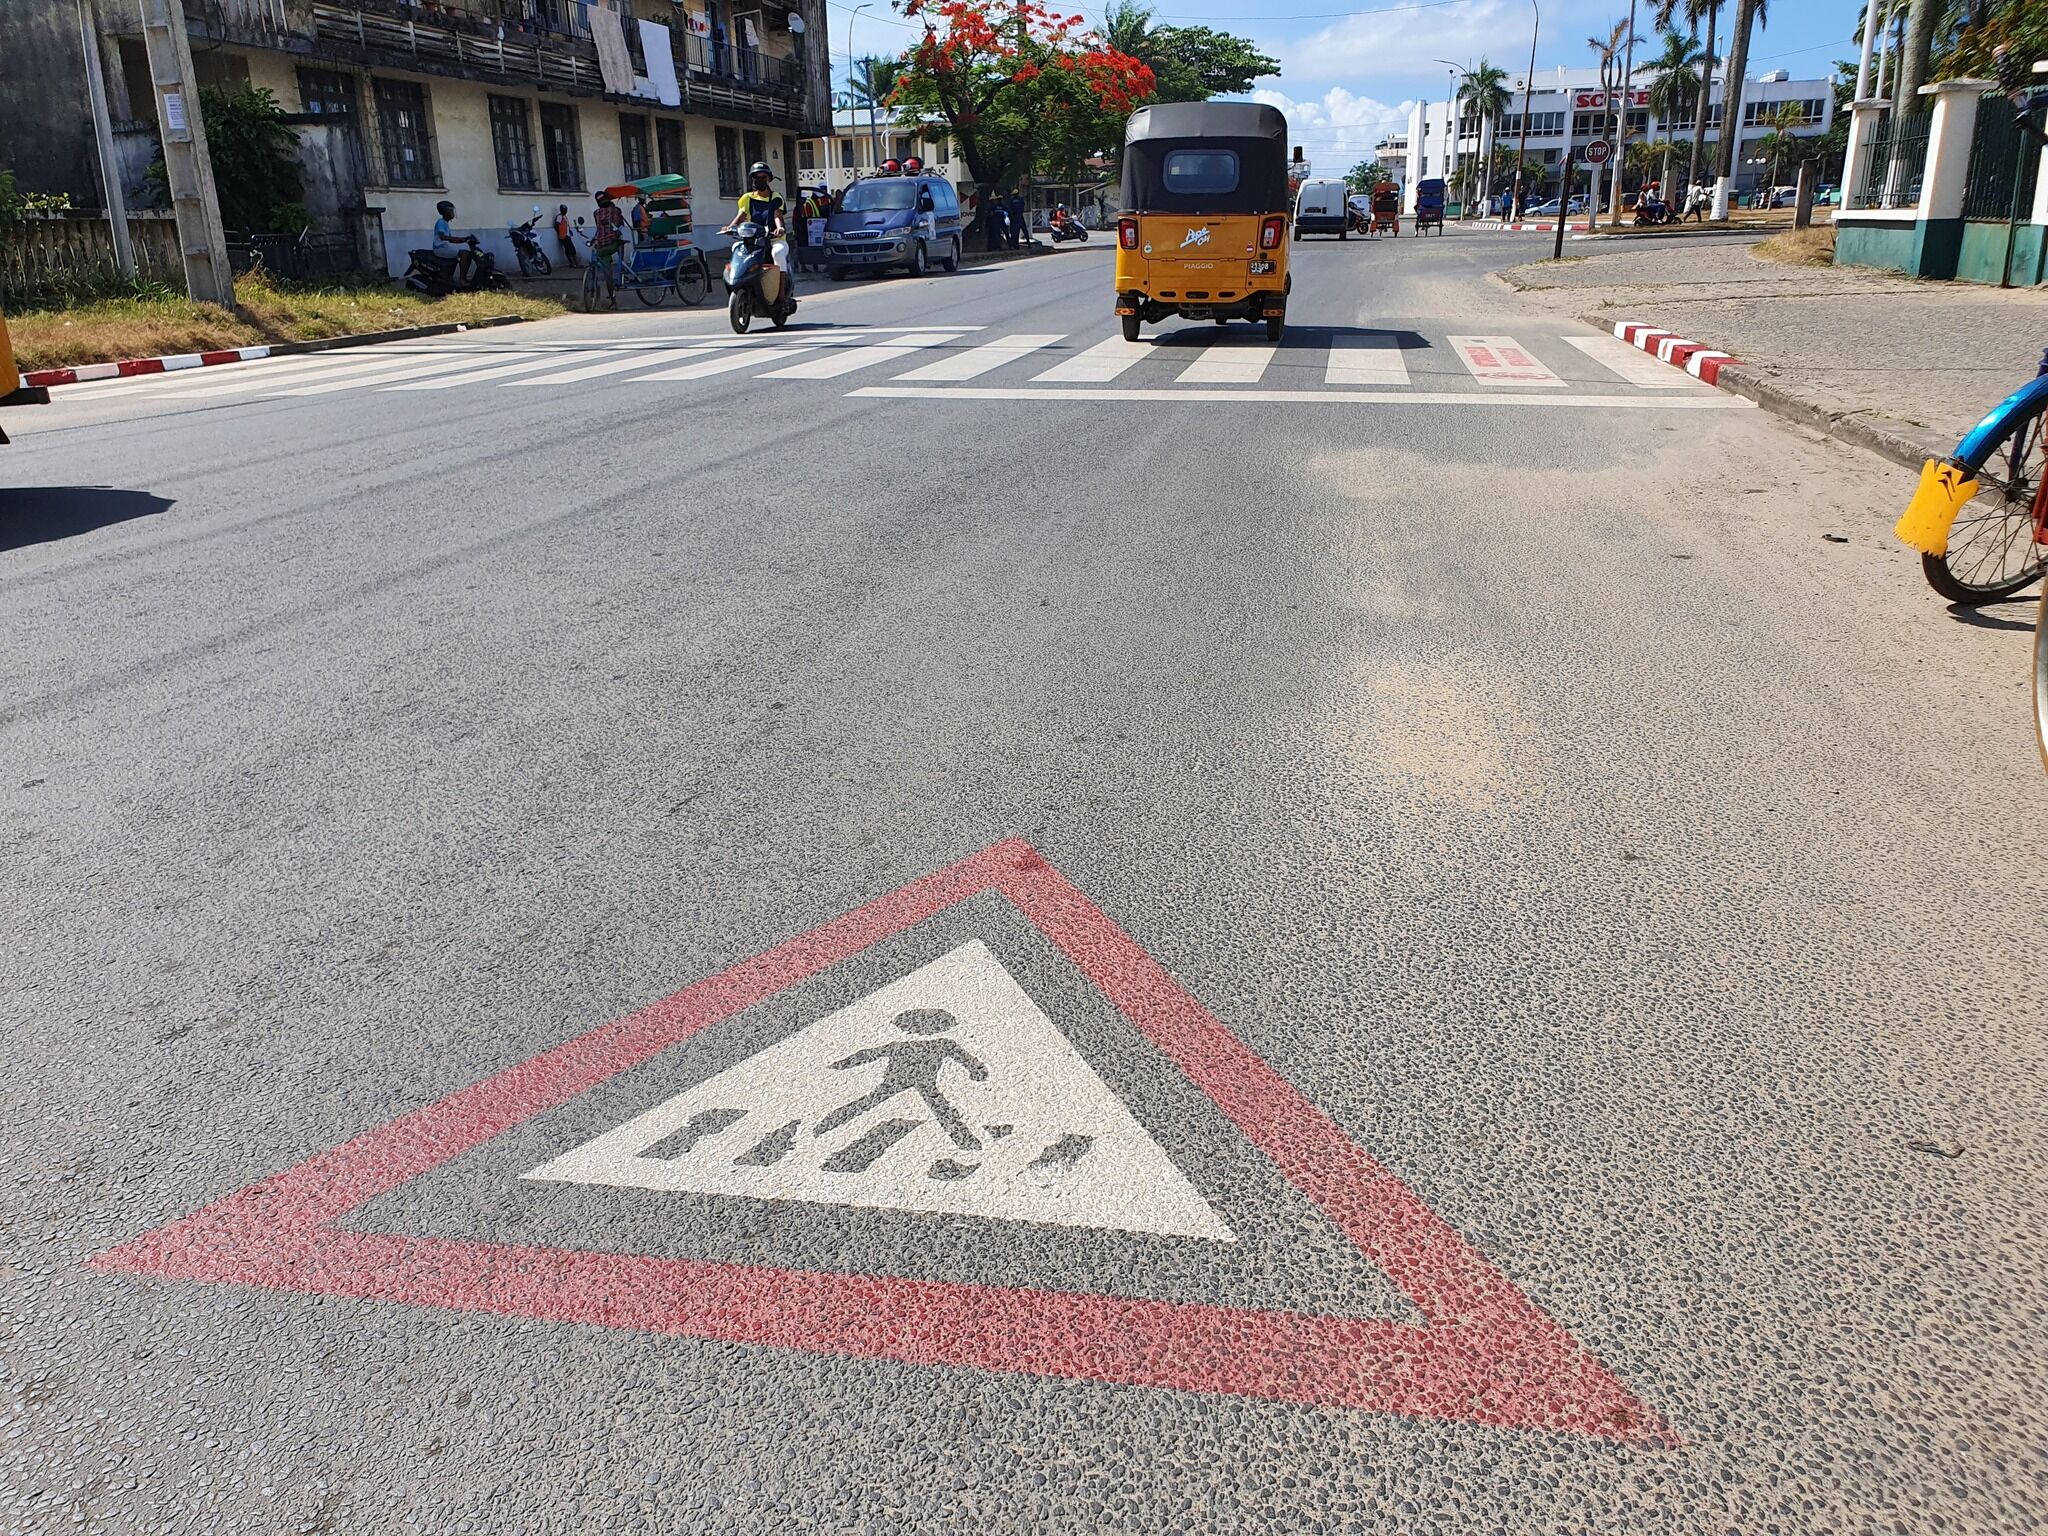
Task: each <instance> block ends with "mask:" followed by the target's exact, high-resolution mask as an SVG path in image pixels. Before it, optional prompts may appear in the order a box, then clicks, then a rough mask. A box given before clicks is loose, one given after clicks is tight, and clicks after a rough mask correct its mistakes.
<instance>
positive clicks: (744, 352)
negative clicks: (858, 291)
mask: <svg viewBox="0 0 2048 1536" xmlns="http://www.w3.org/2000/svg"><path fill="white" fill-rule="evenodd" d="M836 339H837V338H835V337H831V336H805V337H801V338H793V339H791V340H789V341H785V342H782V343H780V344H779V345H778V346H777V347H776V348H775V349H774V351H768V350H764V349H763V348H761V347H759V346H751V347H744V348H743V349H741V350H738V351H721V352H719V353H717V354H716V355H714V356H711V357H707V358H705V359H703V360H702V361H701V362H694V363H684V364H683V365H682V366H680V367H677V368H664V369H662V371H661V372H660V373H643V374H641V375H640V377H639V378H637V379H635V380H634V381H633V382H634V383H635V384H655V383H663V382H666V381H668V380H670V379H708V378H710V377H711V376H712V375H713V374H719V373H737V372H738V371H739V370H740V369H742V368H759V367H760V366H761V365H762V364H763V363H769V362H773V361H774V360H775V357H776V354H777V353H778V352H784V351H787V350H788V349H790V348H792V347H805V348H809V349H813V350H815V349H816V348H818V347H822V346H824V345H826V344H827V343H828V342H831V341H834V340H836ZM719 345H720V346H721V347H725V346H727V345H729V344H728V343H723V342H721V343H719ZM704 350H706V351H710V350H711V349H710V348H709V347H706V348H705V349H704Z"/></svg>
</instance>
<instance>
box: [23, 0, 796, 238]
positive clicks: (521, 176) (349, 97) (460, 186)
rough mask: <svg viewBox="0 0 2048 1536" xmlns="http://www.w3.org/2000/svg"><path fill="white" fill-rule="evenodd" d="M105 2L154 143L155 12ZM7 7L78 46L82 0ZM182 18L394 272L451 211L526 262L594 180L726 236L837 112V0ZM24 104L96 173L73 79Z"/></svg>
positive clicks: (313, 7)
mask: <svg viewBox="0 0 2048 1536" xmlns="http://www.w3.org/2000/svg"><path fill="white" fill-rule="evenodd" d="M98 3H99V11H100V20H101V25H102V27H103V29H104V30H105V32H106V34H107V35H106V36H105V37H104V38H102V39H101V44H102V54H103V57H104V59H105V61H106V66H107V67H106V74H107V84H108V96H109V98H110V101H109V105H110V109H111V111H112V114H113V116H114V118H115V119H116V128H117V138H126V139H132V138H134V137H135V136H136V134H137V131H138V130H139V131H140V133H141V136H142V137H143V138H144V140H145V148H148V147H150V146H149V144H148V139H149V136H150V132H151V129H152V127H153V118H154V112H155V100H154V92H153V90H152V87H151V83H150V76H149V68H148V62H147V58H146V55H145V53H144V50H143V45H142V41H141V37H140V12H139V8H138V4H137V0H98ZM8 4H9V5H10V6H16V5H21V6H29V7H47V8H49V9H50V10H52V11H53V12H56V11H62V12H63V13H65V14H66V15H69V16H71V17H73V18H74V20H73V28H74V30H73V32H72V36H73V37H76V35H77V34H76V31H75V26H76V22H75V17H76V15H77V12H76V10H75V9H74V6H73V3H72V0H8ZM184 6H185V14H186V19H187V27H188V33H189V36H190V39H191V44H192V54H193V62H194V65H195V69H196V71H197V73H198V75H199V79H200V83H201V84H202V85H204V84H215V85H232V84H235V83H237V82H242V81H246V82H248V83H249V84H251V85H254V86H260V87H263V88H266V89H268V90H269V91H271V92H272V93H273V94H274V95H275V96H276V98H277V99H278V101H279V103H280V104H282V105H283V106H284V108H285V109H286V110H287V111H288V112H290V113H292V114H294V117H295V121H296V122H297V123H298V124H299V126H300V128H301V132H302V138H303V140H304V144H305V149H306V152H305V153H302V156H301V158H302V160H304V161H306V162H307V165H308V170H309V173H310V174H309V189H308V190H309V196H308V203H309V206H311V207H312V209H313V212H314V213H315V215H316V218H327V219H336V220H340V221H342V222H344V223H347V222H349V221H354V223H355V225H356V228H355V230H354V231H353V232H355V233H357V234H358V237H359V243H360V244H361V246H362V247H363V250H364V252H365V254H366V256H367V257H368V258H369V259H370V261H371V262H372V263H374V262H375V261H378V260H381V261H382V263H383V264H384V265H385V267H386V268H387V269H388V270H389V271H391V272H392V273H394V274H395V273H397V272H400V271H402V270H403V269H404V267H405V263H406V253H407V251H408V250H410V249H411V248H412V247H414V246H417V245H421V244H423V243H425V241H426V240H427V238H428V236H429V234H430V232H431V231H432V228H433V223H434V217H435V212H434V209H435V204H436V203H437V202H439V201H440V200H441V199H443V198H446V199H449V200H451V201H452V202H454V204H455V205H456V210H457V218H456V223H457V224H458V225H459V226H460V227H463V228H466V229H473V230H474V231H475V232H476V233H477V234H478V235H479V237H481V238H482V239H483V240H484V241H485V242H486V246H487V248H490V249H494V250H495V251H496V252H497V254H498V257H499V262H500V265H501V266H506V265H509V264H511V263H512V261H513V253H512V251H511V249H510V245H509V242H507V241H506V239H505V228H506V225H507V224H508V223H514V222H518V221H520V220H523V219H525V218H527V217H528V216H529V215H530V214H531V212H532V210H533V208H534V207H535V205H539V206H541V207H542V208H544V209H545V210H546V212H547V214H549V215H550V216H552V215H553V213H554V211H555V209H556V207H557V206H558V205H561V204H567V205H568V206H569V208H570V211H571V213H572V214H579V213H580V214H584V215H588V214H589V212H590V210H591V208H592V194H593V193H594V192H595V190H596V189H598V188H601V187H604V186H607V185H611V184H614V183H617V182H622V181H631V180H634V179H636V178H639V177H643V176H650V175H656V174H664V173H678V174H686V175H688V176H689V177H690V179H691V182H692V192H693V194H694V198H695V201H696V204H697V210H698V217H697V227H698V230H699V233H700V239H702V240H703V243H705V244H707V245H713V246H716V245H719V244H721V243H722V242H721V241H719V240H718V239H717V238H716V237H715V235H711V234H710V232H711V231H714V230H715V229H716V228H717V226H718V225H719V224H721V223H723V222H724V220H725V217H726V216H727V214H728V213H729V212H730V208H731V202H732V199H734V198H736V197H737V196H738V195H739V194H740V192H741V191H742V190H744V187H745V184H746V168H747V166H748V165H749V164H751V163H752V162H754V161H757V160H765V161H766V162H767V163H768V164H769V165H770V166H772V167H773V168H774V170H775V174H776V176H777V177H778V178H779V182H780V185H781V186H782V187H783V188H785V189H786V188H790V187H793V186H794V185H795V183H796V165H797V159H798V155H797V144H798V142H799V141H800V140H801V139H802V138H804V137H806V136H810V135H817V134H820V133H822V132H823V131H824V129H825V126H826V124H827V122H828V120H829V111H828V103H829V101H830V80H829V73H828V60H827V52H826V47H825V0H184ZM9 75H10V77H12V76H13V70H12V69H11V68H10V70H9ZM24 87H25V89H24ZM7 94H8V95H10V96H11V97H14V98H15V99H14V101H13V103H12V105H11V106H10V107H9V108H7V109H5V110H6V111H9V112H25V113H34V114H38V115H40V116H42V117H43V118H44V119H45V120H47V121H54V122H56V123H58V124H59V125H60V126H61V125H66V124H76V125H77V130H78V131H79V132H80V133H82V134H83V135H84V138H85V148H84V149H83V150H82V151H80V152H79V154H78V155H76V156H74V157H72V158H73V159H74V160H77V159H82V160H84V161H85V163H87V164H92V163H94V160H93V156H92V151H91V147H90V145H91V132H92V130H91V124H90V118H89V116H88V115H87V113H86V110H85V96H84V85H83V81H82V79H81V78H79V77H78V76H77V75H76V74H75V73H73V74H72V75H71V76H70V77H69V78H37V79H32V80H26V81H17V80H15V79H13V78H10V80H9V85H8V92H7ZM30 97H34V98H35V100H33V101H31V100H29V99H28V98H30ZM6 127H7V124H6V123H5V122H4V121H0V132H4V130H5V129H6ZM123 158H124V160H130V161H137V160H139V161H141V163H142V164H144V165H146V163H147V162H146V160H142V157H141V155H139V154H137V155H124V156H123ZM128 173H129V175H131V176H132V175H134V174H135V167H134V165H132V164H131V165H130V166H129V167H128ZM126 179H128V178H127V177H126V176H124V180H126ZM63 190H71V191H73V192H74V195H76V193H77V191H78V189H72V188H65V189H63ZM549 245H550V248H551V247H552V241H550V242H549Z"/></svg>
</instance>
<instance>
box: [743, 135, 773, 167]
mask: <svg viewBox="0 0 2048 1536" xmlns="http://www.w3.org/2000/svg"><path fill="white" fill-rule="evenodd" d="M744 142H745V150H744V153H745V155H746V157H747V164H748V165H750V166H751V165H754V164H756V163H758V162H760V161H763V160H766V159H767V158H768V135H767V134H765V133H763V132H761V130H760V129H758V128H748V129H745V130H744Z"/></svg>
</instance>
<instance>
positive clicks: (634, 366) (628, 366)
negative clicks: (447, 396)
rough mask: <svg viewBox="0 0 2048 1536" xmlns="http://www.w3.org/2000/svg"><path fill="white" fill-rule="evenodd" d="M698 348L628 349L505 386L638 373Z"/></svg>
mask: <svg viewBox="0 0 2048 1536" xmlns="http://www.w3.org/2000/svg"><path fill="white" fill-rule="evenodd" d="M697 350H698V349H697V347H695V346H692V345H689V344H687V343H686V344H682V345H679V346H677V347H675V348H673V349H668V348H662V349H659V350H651V351H640V352H628V353H627V354H626V355H625V356H623V357H619V356H610V357H606V358H604V359H603V360H602V361H600V362H595V363H585V364H584V365H583V366H582V367H580V368H570V369H567V370H565V371H564V372H561V373H550V374H546V375H544V376H543V377H541V378H538V379H514V380H513V381H512V382H511V383H510V384H507V385H505V386H504V387H505V388H506V389H539V388H544V387H547V386H550V385H555V384H580V383H582V382H583V381H584V380H585V379H601V378H603V377H604V376H605V375H606V374H611V373H636V372H638V371H640V370H642V369H645V368H659V367H661V366H662V364H664V363H672V362H674V361H675V360H676V359H677V358H679V357H685V356H688V355H689V354H691V353H693V352H695V351H697Z"/></svg>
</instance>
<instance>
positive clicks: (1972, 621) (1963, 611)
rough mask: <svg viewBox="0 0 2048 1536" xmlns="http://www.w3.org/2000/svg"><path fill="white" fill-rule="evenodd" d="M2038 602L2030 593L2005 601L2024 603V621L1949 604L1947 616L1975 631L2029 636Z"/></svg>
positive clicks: (1957, 604)
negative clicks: (2004, 631) (2015, 631)
mask: <svg viewBox="0 0 2048 1536" xmlns="http://www.w3.org/2000/svg"><path fill="white" fill-rule="evenodd" d="M2038 600H2039V599H2038V598H2036V596H2035V595H2034V594H2033V593H2031V592H2029V593H2026V594H2025V595H2024V596H2022V597H2015V598H2008V599H2007V601H2008V602H2014V603H2025V604H2026V605H2027V613H2028V617H2027V618H2025V619H2008V618H2003V617H2001V616H2000V615H1998V614H1995V613H1989V612H1987V611H1986V610H1985V609H1983V608H1965V607H1964V606H1963V605H1962V604H1961V603H1950V604H1949V605H1948V616H1949V617H1950V618H1952V619H1954V620H1955V621H1956V622H1957V623H1958V624H1968V625H1970V626H1971V627H1972V628H1975V629H2018V630H2025V631H2026V632H2027V633H2029V634H2031V633H2032V632H2033V629H2034V623H2033V618H2032V614H2033V611H2034V604H2035V603H2036V602H2037V601H2038Z"/></svg>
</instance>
